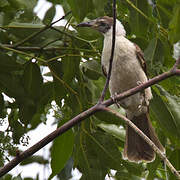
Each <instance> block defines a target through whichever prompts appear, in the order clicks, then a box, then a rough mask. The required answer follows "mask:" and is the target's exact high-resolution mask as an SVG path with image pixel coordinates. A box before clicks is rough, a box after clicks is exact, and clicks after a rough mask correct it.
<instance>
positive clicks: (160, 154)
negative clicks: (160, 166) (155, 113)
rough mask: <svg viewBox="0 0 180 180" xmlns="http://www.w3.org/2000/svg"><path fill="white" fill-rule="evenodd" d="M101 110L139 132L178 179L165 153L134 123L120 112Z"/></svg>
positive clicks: (179, 177) (105, 108)
mask: <svg viewBox="0 0 180 180" xmlns="http://www.w3.org/2000/svg"><path fill="white" fill-rule="evenodd" d="M102 110H104V111H107V112H110V113H111V114H114V115H115V116H117V117H119V118H120V119H122V120H124V121H125V122H126V124H128V125H129V126H130V127H131V128H133V130H134V131H136V133H137V134H139V136H141V137H142V138H143V139H144V140H145V141H146V142H147V143H148V144H149V145H150V146H151V147H152V149H153V150H154V151H155V152H156V153H157V154H158V155H159V157H160V158H161V159H163V160H164V162H165V163H166V164H167V166H168V167H169V169H170V170H171V172H172V173H173V174H174V175H175V176H176V177H177V178H178V179H180V174H179V173H178V171H177V170H176V169H175V168H174V166H173V165H172V164H171V163H170V161H169V160H168V159H167V157H166V156H165V154H163V153H162V152H161V151H160V150H159V149H158V147H157V146H156V145H155V144H154V143H153V142H152V141H151V140H150V139H149V138H148V137H147V136H146V135H145V134H144V133H143V132H142V131H141V130H140V129H139V128H138V127H137V126H135V125H134V123H132V121H130V120H129V119H128V118H126V117H125V116H123V115H122V114H120V113H118V112H116V111H114V110H112V109H110V108H107V107H104V108H102Z"/></svg>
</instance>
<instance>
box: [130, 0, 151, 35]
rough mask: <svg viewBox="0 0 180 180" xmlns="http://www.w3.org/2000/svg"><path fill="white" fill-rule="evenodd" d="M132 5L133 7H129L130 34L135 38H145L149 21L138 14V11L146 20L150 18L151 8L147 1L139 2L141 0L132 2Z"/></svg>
mask: <svg viewBox="0 0 180 180" xmlns="http://www.w3.org/2000/svg"><path fill="white" fill-rule="evenodd" d="M133 5H134V6H135V7H132V6H130V5H129V10H130V26H131V32H132V33H133V34H135V35H136V36H144V37H146V35H147V30H148V25H149V20H147V19H146V18H145V17H144V16H143V15H142V14H140V13H139V12H138V9H139V10H140V11H142V12H143V13H144V14H145V15H146V16H147V17H148V18H150V17H151V13H150V10H151V9H150V8H151V7H150V5H149V4H148V1H141V0H135V1H133Z"/></svg>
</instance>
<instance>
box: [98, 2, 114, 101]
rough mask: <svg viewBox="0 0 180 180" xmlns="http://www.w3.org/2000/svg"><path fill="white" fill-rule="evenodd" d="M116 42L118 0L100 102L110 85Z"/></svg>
mask: <svg viewBox="0 0 180 180" xmlns="http://www.w3.org/2000/svg"><path fill="white" fill-rule="evenodd" d="M115 42H116V0H114V1H113V31H112V47H111V56H110V60H109V69H108V74H107V79H106V83H105V86H104V89H103V91H102V94H101V96H100V98H99V103H102V102H103V101H104V97H105V94H106V91H107V88H108V86H109V81H110V77H111V70H112V63H113V58H114V47H115Z"/></svg>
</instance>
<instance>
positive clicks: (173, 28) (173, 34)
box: [169, 4, 180, 44]
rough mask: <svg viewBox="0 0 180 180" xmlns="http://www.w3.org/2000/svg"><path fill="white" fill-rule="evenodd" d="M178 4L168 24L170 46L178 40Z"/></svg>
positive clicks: (179, 14)
mask: <svg viewBox="0 0 180 180" xmlns="http://www.w3.org/2000/svg"><path fill="white" fill-rule="evenodd" d="M179 22H180V4H177V5H176V6H175V7H174V10H173V18H172V20H171V21H170V23H169V29H170V32H169V38H170V41H171V43H172V44H174V43H176V42H178V41H179V40H180V33H179V32H180V24H179Z"/></svg>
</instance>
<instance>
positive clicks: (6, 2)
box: [0, 0, 9, 8]
mask: <svg viewBox="0 0 180 180" xmlns="http://www.w3.org/2000/svg"><path fill="white" fill-rule="evenodd" d="M8 5H9V3H8V1H7V0H1V1H0V7H1V8H3V7H5V6H8Z"/></svg>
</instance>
